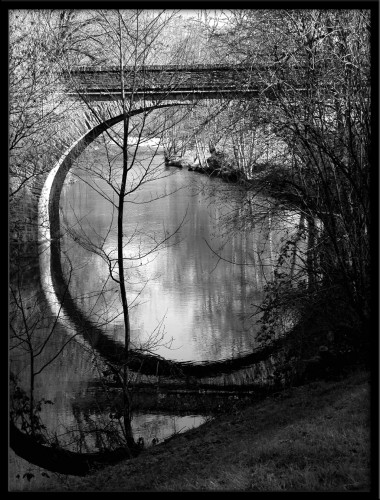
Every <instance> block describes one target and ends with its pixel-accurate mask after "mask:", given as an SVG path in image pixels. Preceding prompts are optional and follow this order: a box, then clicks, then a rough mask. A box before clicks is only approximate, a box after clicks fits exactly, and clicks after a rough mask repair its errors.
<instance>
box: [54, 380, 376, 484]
mask: <svg viewBox="0 0 380 500" xmlns="http://www.w3.org/2000/svg"><path fill="white" fill-rule="evenodd" d="M369 395H370V384H369V375H368V373H367V372H364V371H359V372H356V373H355V374H352V375H350V376H349V377H348V378H347V379H345V380H340V381H333V382H332V381H330V382H327V381H318V382H313V383H311V384H308V385H305V386H301V387H298V388H293V389H290V390H287V391H284V392H282V393H279V394H277V395H272V396H270V397H267V398H266V399H264V400H262V401H259V402H252V401H251V402H248V403H247V402H246V403H245V406H241V405H240V406H237V407H236V408H235V409H233V410H232V411H231V412H230V413H228V414H224V415H221V416H219V417H218V418H216V419H215V420H213V421H211V422H207V423H206V424H204V425H202V426H201V427H198V428H197V429H193V430H191V431H188V432H186V433H184V434H181V435H177V436H175V437H174V438H172V439H171V440H169V441H167V442H165V443H162V444H159V445H157V446H155V447H152V448H149V449H147V450H145V451H144V452H143V453H142V454H141V455H140V456H138V457H137V458H135V459H132V460H129V461H124V462H122V463H119V464H117V465H114V466H112V467H107V468H105V469H103V470H99V471H96V472H94V473H93V474H91V475H89V476H86V477H84V478H73V477H67V478H66V480H65V481H62V482H61V483H60V485H59V486H57V484H55V485H54V484H52V485H51V487H49V488H48V490H49V489H50V491H52V490H55V491H223V490H227V491H260V492H262V491H263V492H266V491H342V492H345V491H359V490H360V491H370V411H369V403H370V397H369Z"/></svg>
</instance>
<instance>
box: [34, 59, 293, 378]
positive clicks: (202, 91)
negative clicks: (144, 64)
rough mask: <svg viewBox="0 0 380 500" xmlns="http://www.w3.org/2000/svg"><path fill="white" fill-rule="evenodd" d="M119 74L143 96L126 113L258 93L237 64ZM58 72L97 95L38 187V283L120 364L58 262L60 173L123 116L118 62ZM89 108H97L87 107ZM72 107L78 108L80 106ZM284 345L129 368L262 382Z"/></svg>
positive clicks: (153, 360) (90, 341) (78, 90)
mask: <svg viewBox="0 0 380 500" xmlns="http://www.w3.org/2000/svg"><path fill="white" fill-rule="evenodd" d="M125 75H126V76H125V84H126V85H125V89H126V93H127V94H128V93H130V95H131V96H132V97H136V98H137V100H139V97H142V98H143V102H141V101H140V102H139V105H138V106H134V109H133V111H130V115H131V116H132V115H137V114H140V113H143V112H145V111H147V110H149V109H158V108H164V107H167V106H176V105H179V104H186V102H187V103H189V102H190V103H191V102H192V100H194V99H195V100H199V99H204V98H209V99H216V98H219V97H220V96H222V95H223V93H228V94H229V95H230V96H231V97H232V98H234V96H235V95H236V94H237V93H240V95H242V94H243V93H245V94H246V95H247V96H250V95H251V96H252V95H254V94H255V93H256V95H257V93H258V92H259V91H260V92H261V90H260V89H259V87H258V86H257V85H256V87H255V85H254V84H251V83H250V80H249V78H248V77H247V75H249V73H247V68H242V67H240V68H226V67H222V66H218V67H215V66H213V67H212V68H211V67H207V66H204V67H199V66H198V67H196V68H194V67H183V68H180V67H176V68H173V67H161V66H160V67H158V66H157V67H156V66H155V67H150V68H149V69H147V68H140V69H139V71H138V72H133V71H131V70H130V69H126V72H125ZM64 78H65V79H66V81H67V91H66V93H67V94H68V95H72V96H73V97H75V101H77V96H78V94H79V95H80V96H81V97H82V98H83V97H84V98H85V99H84V100H85V101H88V100H91V101H95V102H94V104H93V106H91V108H92V111H89V110H88V109H87V111H86V106H83V107H82V108H81V109H79V114H78V115H77V116H76V117H75V116H74V114H73V116H72V117H71V121H72V123H73V126H74V125H75V127H76V128H75V127H74V128H73V129H72V130H71V131H70V133H69V134H68V136H67V137H66V138H65V140H63V141H62V142H63V143H65V142H66V146H67V149H66V151H64V152H62V153H61V156H60V157H59V158H58V161H54V159H53V158H52V168H51V170H50V172H46V175H43V176H42V178H41V179H40V181H39V183H40V185H39V186H38V189H37V190H36V197H37V198H38V223H37V228H36V229H37V231H38V254H39V259H40V279H41V285H42V288H43V290H44V292H45V295H46V299H47V302H48V303H49V306H50V309H51V312H52V313H53V315H56V317H60V320H62V321H63V323H68V325H69V326H70V328H72V329H73V330H74V331H76V332H78V333H79V334H80V338H81V339H82V341H83V342H84V343H85V344H86V345H87V346H88V347H90V348H91V349H95V350H96V351H97V352H98V353H99V354H101V356H102V357H103V358H104V359H107V360H108V361H109V362H111V363H118V362H120V361H121V359H122V356H123V347H122V346H121V345H119V344H118V343H117V342H114V341H112V340H110V339H108V338H107V337H106V335H105V334H104V333H103V331H101V329H100V328H98V327H96V326H95V325H93V324H92V322H91V320H90V319H89V318H86V317H85V316H84V314H83V313H82V311H81V310H80V309H79V307H78V306H77V304H76V303H75V300H74V299H73V298H72V297H71V296H70V293H69V292H68V287H67V283H66V282H65V279H64V276H63V271H62V267H61V261H60V254H61V251H60V215H59V199H60V194H61V190H62V187H63V184H64V181H65V177H66V175H67V173H68V172H69V170H70V168H71V166H72V165H73V163H74V161H75V159H76V158H78V156H79V155H80V154H81V153H82V151H84V149H85V148H86V147H87V146H88V145H89V144H90V143H91V142H93V141H94V140H95V139H96V138H97V137H98V136H99V135H100V134H102V133H103V132H105V131H107V130H108V129H109V128H110V127H112V126H114V125H115V124H117V123H119V122H121V121H122V120H123V116H124V115H123V114H120V101H119V99H120V86H119V73H118V70H117V69H116V68H98V69H96V70H94V69H90V68H78V69H76V70H75V71H74V72H72V73H70V74H65V75H64ZM247 78H248V80H247ZM244 82H245V83H244ZM247 82H248V83H247ZM139 93H140V94H139ZM135 94H136V96H135ZM107 101H108V102H107ZM112 101H113V102H112ZM117 101H119V102H117ZM179 101H184V102H182V103H180V102H179ZM117 105H119V106H117ZM95 108H96V113H94V112H93V110H94V109H95ZM73 109H74V108H73ZM75 109H77V111H76V112H77V113H78V108H75ZM117 110H119V114H117ZM73 113H74V111H73ZM36 239H37V238H36ZM283 347H284V346H283V345H282V343H281V342H278V345H276V346H271V347H270V348H267V347H266V348H264V349H260V350H259V351H258V352H256V353H252V355H249V356H246V357H244V358H241V359H239V360H224V361H221V362H218V363H207V364H186V363H174V362H168V361H166V360H163V359H160V358H158V357H155V356H147V355H145V356H143V355H138V353H134V359H135V361H134V365H135V366H131V368H132V370H133V369H135V370H136V371H139V372H140V373H141V374H144V375H146V376H147V377H152V376H163V377H169V378H170V379H173V378H174V380H176V381H177V382H178V381H181V380H182V381H189V379H197V380H198V383H199V382H201V383H203V384H206V385H214V384H216V385H247V384H248V385H249V384H252V383H257V382H258V381H261V382H264V381H265V382H268V376H269V378H271V377H272V378H273V371H274V369H275V368H274V367H275V365H276V362H275V361H274V358H273V356H271V355H273V354H274V353H276V351H277V354H278V355H279V358H280V359H281V358H282V356H283V353H282V350H283ZM277 362H279V359H278V360H277ZM185 383H186V382H185Z"/></svg>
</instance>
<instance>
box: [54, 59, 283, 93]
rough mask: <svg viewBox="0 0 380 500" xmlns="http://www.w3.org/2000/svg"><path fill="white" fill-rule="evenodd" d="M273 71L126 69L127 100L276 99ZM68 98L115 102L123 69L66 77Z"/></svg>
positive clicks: (86, 71) (211, 67) (78, 72)
mask: <svg viewBox="0 0 380 500" xmlns="http://www.w3.org/2000/svg"><path fill="white" fill-rule="evenodd" d="M269 69H270V70H272V73H273V71H275V68H273V67H255V68H252V67H247V66H224V65H215V64H214V65H202V64H198V65H192V66H190V65H183V66H180V65H177V66H174V65H172V66H158V65H157V66H141V67H137V68H135V67H132V66H131V67H128V66H127V67H125V68H124V69H123V76H124V89H125V94H126V95H127V96H133V98H134V99H136V100H138V99H147V98H148V99H149V100H159V101H162V100H165V101H167V100H173V101H175V100H182V101H183V100H187V101H194V100H200V99H205V98H207V99H220V98H226V97H227V98H234V97H239V98H242V97H245V98H255V97H258V96H259V95H260V94H262V93H263V92H264V93H265V96H266V97H268V98H273V97H275V94H274V92H273V88H271V87H269V88H268V85H263V83H262V78H261V77H262V76H263V75H264V74H265V75H268V70H269ZM63 81H64V82H65V83H66V85H67V91H66V94H67V95H69V96H73V97H74V96H77V95H78V94H80V95H81V96H82V97H84V98H86V99H87V100H93V101H102V100H115V99H120V97H121V83H120V68H118V67H114V66H112V67H95V68H94V67H87V66H81V67H77V68H74V69H73V70H71V71H70V72H65V73H63Z"/></svg>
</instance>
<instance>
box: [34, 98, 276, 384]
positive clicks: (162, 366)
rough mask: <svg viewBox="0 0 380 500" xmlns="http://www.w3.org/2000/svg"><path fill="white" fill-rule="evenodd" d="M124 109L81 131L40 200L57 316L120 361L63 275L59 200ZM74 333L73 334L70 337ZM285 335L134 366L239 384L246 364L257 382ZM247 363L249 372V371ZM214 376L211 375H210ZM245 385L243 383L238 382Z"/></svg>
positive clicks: (46, 288)
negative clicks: (235, 349)
mask: <svg viewBox="0 0 380 500" xmlns="http://www.w3.org/2000/svg"><path fill="white" fill-rule="evenodd" d="M178 105H179V103H178V102H176V103H170V104H160V105H156V106H151V107H145V108H138V109H136V110H134V111H133V112H131V113H130V116H134V115H137V114H139V113H143V112H146V111H148V110H150V109H152V110H153V109H158V108H164V107H169V106H178ZM123 117H124V115H123V114H120V115H117V116H115V117H111V118H109V119H107V120H105V121H103V122H102V123H100V124H98V125H96V126H95V127H93V128H92V129H91V130H89V131H87V132H86V133H85V134H83V135H82V136H81V137H79V138H78V139H77V140H76V141H75V142H74V143H73V144H72V145H71V146H70V147H69V148H68V149H67V150H66V151H65V152H64V153H63V154H62V156H61V157H60V159H59V160H58V162H57V163H56V164H55V166H54V167H53V168H52V170H51V171H50V173H49V175H48V176H47V178H46V180H45V183H44V185H43V188H42V192H41V195H40V199H39V202H38V243H39V266H40V279H41V285H42V289H43V292H44V294H45V298H46V301H47V303H48V305H49V307H50V309H51V311H52V313H53V315H54V316H55V317H57V318H58V317H59V319H60V321H61V322H62V323H63V324H64V325H65V326H67V327H68V328H69V330H71V331H74V332H76V333H75V340H76V341H79V342H80V343H82V344H85V345H86V346H87V347H89V348H91V349H92V350H95V351H97V352H98V353H99V354H100V356H101V357H102V358H103V359H105V360H107V361H109V362H112V363H115V364H118V363H120V362H121V361H122V359H123V356H124V346H123V345H122V344H121V343H119V342H117V341H115V340H113V339H111V338H109V337H108V336H107V335H106V334H105V333H104V331H103V330H102V329H101V328H99V327H98V326H97V325H94V324H93V323H92V322H91V320H90V319H88V318H87V317H86V315H85V314H84V313H83V312H82V311H81V310H80V308H79V307H78V306H77V304H76V303H75V300H74V299H73V297H71V294H70V291H69V289H68V283H67V282H66V279H65V277H64V273H63V269H62V264H61V243H60V238H61V232H60V215H59V201H60V195H61V191H62V188H63V184H64V181H65V178H66V175H67V173H68V172H69V170H70V168H71V167H72V165H73V162H74V160H75V159H77V158H78V157H79V156H80V154H81V153H82V152H83V151H84V150H85V149H86V147H87V146H88V145H89V144H91V143H92V142H93V141H94V140H95V139H96V138H97V137H98V136H99V135H100V134H101V133H103V132H105V131H106V130H108V129H109V128H110V127H112V126H113V125H115V124H117V123H119V122H120V121H122V120H123ZM70 340H71V338H70V339H69V340H68V342H69V341H70ZM283 347H284V346H283V343H282V341H276V342H274V345H271V346H265V347H264V348H259V349H257V350H256V351H255V352H252V353H251V354H248V355H245V356H242V357H240V358H233V359H227V360H221V361H214V362H201V363H189V362H180V361H170V360H166V359H164V358H162V357H160V356H158V355H151V354H142V353H141V352H133V351H132V352H131V354H132V356H131V357H130V359H131V362H130V369H131V370H132V371H133V370H136V371H137V370H139V372H140V373H142V374H144V375H158V376H169V377H173V378H176V379H187V378H188V377H195V378H197V379H198V380H199V381H201V380H203V381H205V380H206V379H205V378H207V379H208V380H209V381H208V382H206V383H207V384H209V383H212V379H214V377H218V378H219V377H222V378H223V381H224V384H228V385H229V384H231V385H235V383H236V382H234V380H235V378H234V375H233V374H234V372H237V371H241V370H243V372H244V377H245V383H248V384H252V383H255V379H257V377H259V378H261V373H260V372H261V371H262V368H264V372H266V371H267V369H266V368H265V366H264V367H262V366H261V365H262V364H263V363H264V364H265V360H266V359H267V358H268V355H269V354H274V353H276V352H278V351H282V349H283ZM247 369H248V371H249V373H247ZM210 377H211V379H210ZM239 385H240V384H239Z"/></svg>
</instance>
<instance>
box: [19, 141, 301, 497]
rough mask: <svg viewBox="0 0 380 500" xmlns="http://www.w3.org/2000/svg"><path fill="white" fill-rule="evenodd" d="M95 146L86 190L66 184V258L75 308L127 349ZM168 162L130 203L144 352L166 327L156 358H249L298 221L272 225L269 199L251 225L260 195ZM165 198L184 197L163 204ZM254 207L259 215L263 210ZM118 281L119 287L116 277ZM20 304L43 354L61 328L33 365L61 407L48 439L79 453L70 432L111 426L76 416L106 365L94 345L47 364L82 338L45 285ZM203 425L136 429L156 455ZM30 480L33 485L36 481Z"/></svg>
mask: <svg viewBox="0 0 380 500" xmlns="http://www.w3.org/2000/svg"><path fill="white" fill-rule="evenodd" d="M96 147H97V148H98V149H97V150H96V151H94V150H91V149H90V150H89V151H88V152H86V154H84V155H82V157H81V163H80V165H78V167H77V168H76V170H75V172H76V174H77V175H78V176H80V178H81V179H82V180H77V181H76V182H74V183H72V182H67V183H66V185H65V187H64V190H63V193H62V197H61V207H62V218H63V220H64V221H65V223H66V224H67V227H68V228H69V229H70V231H69V233H67V234H66V235H65V236H64V238H63V245H62V248H63V250H64V252H65V255H66V256H67V257H69V258H70V261H71V263H72V265H73V268H74V272H73V274H72V278H71V281H70V291H71V294H72V296H73V297H75V300H76V303H77V304H78V305H79V307H80V308H81V309H82V310H83V311H84V312H85V313H86V314H87V315H88V316H89V317H90V318H91V320H92V321H94V322H96V323H98V324H101V325H102V327H103V328H104V330H106V331H107V333H108V335H110V336H112V337H114V338H116V339H118V340H120V341H122V340H123V329H122V319H121V317H120V312H121V309H120V302H119V294H118V288H117V285H116V284H115V282H114V281H113V280H112V279H110V276H109V273H108V269H107V266H106V263H105V261H104V259H102V257H101V256H100V255H98V254H96V253H93V252H91V251H89V250H90V246H91V245H92V244H96V245H98V246H99V245H102V251H103V252H105V253H106V254H107V255H108V256H109V257H111V258H112V257H114V255H115V248H116V239H115V238H116V234H115V232H114V227H115V222H116V219H115V212H113V211H112V205H111V204H110V203H109V201H107V200H106V199H104V198H103V197H102V196H101V195H100V194H99V193H97V192H96V191H95V190H94V189H93V187H96V189H97V190H98V191H99V190H100V189H102V190H104V192H105V193H106V194H107V196H108V197H109V198H110V199H112V196H113V195H112V190H110V188H109V186H107V184H106V183H105V182H103V181H100V180H96V179H95V178H94V176H93V174H91V173H89V172H88V171H87V172H86V171H85V170H83V168H79V167H83V166H86V167H88V166H91V165H92V163H93V162H94V161H95V162H96V165H97V168H100V167H99V165H101V164H102V161H104V151H102V149H101V148H99V146H96ZM162 160H163V158H162V157H161V156H159V155H158V156H157V157H155V158H153V163H154V165H156V167H157V169H158V170H157V172H159V173H160V174H161V175H164V176H165V178H162V179H156V180H152V181H151V182H149V183H147V184H145V185H144V186H142V187H141V189H139V190H138V191H136V193H135V194H134V195H133V196H131V197H128V198H127V202H128V203H127V205H126V216H125V226H124V230H125V240H126V247H125V254H124V255H125V257H126V258H129V259H130V260H128V261H127V263H128V266H127V280H128V299H129V303H130V304H131V326H132V335H133V341H134V342H135V343H136V344H138V343H139V342H144V341H146V339H147V338H148V337H149V335H150V334H151V333H152V332H154V331H156V332H157V328H158V329H159V333H165V337H164V339H163V341H160V344H161V345H160V346H159V348H158V349H157V350H156V352H157V353H158V354H161V355H162V356H164V357H166V358H171V359H177V360H191V361H202V360H219V359H222V358H229V357H232V356H239V355H241V354H243V353H245V352H247V351H249V350H250V348H251V347H253V346H254V345H255V334H256V332H257V326H256V325H255V323H254V322H253V321H252V319H251V317H250V316H251V314H252V312H254V310H255V308H254V307H253V304H259V303H260V301H261V300H262V293H263V287H264V285H265V283H266V282H267V280H269V279H271V276H272V273H273V264H274V262H275V259H276V255H277V252H278V247H279V245H280V243H281V238H283V237H285V238H286V237H287V235H288V234H289V233H291V232H292V231H294V226H295V225H296V224H297V223H298V222H299V219H298V216H296V215H295V214H292V213H285V214H282V217H281V219H280V218H278V217H277V218H274V217H273V218H270V217H269V216H268V214H267V207H266V206H265V200H263V208H262V212H263V213H262V216H261V221H260V222H258V218H259V217H257V215H258V214H257V213H252V218H251V219H250V218H247V217H241V215H242V213H243V208H242V206H243V205H244V203H245V202H246V201H247V199H248V197H249V194H247V193H244V192H242V191H241V190H239V188H238V187H237V186H231V185H227V184H225V183H223V182H222V181H220V180H218V179H208V178H207V177H205V176H201V175H197V174H195V173H190V172H187V171H183V170H177V169H165V168H164V167H163V166H161V163H162ZM143 161H146V160H143ZM149 161H152V158H150V160H149ZM115 172H117V168H116V167H115ZM70 178H71V179H72V178H73V177H70ZM70 178H69V179H70ZM95 183H96V184H95ZM91 186H92V187H91ZM165 193H173V194H171V195H169V196H163V195H164V194H165ZM154 198H157V199H154ZM152 199H153V201H151V200H152ZM242 201H243V202H244V203H242ZM248 201H249V200H248ZM255 206H256V208H255V209H254V210H257V200H256V204H255ZM244 210H246V208H244ZM244 213H246V212H244ZM184 218H185V220H184ZM183 220H184V222H183ZM242 221H243V223H242ZM182 222H183V224H182ZM179 227H180V230H179V231H178V232H176V234H175V235H174V236H173V237H172V238H170V239H169V240H168V243H167V245H165V246H164V247H163V248H162V249H161V250H160V251H155V252H154V253H151V254H149V250H150V249H152V248H155V246H156V245H157V242H160V241H161V240H162V239H164V238H165V237H166V236H168V235H170V234H171V233H173V232H175V231H176V230H177V229H178V228H179ZM110 228H111V230H109V229H110ZM284 234H285V236H284ZM84 236H85V237H86V242H85V243H86V244H85V245H83V244H82V245H79V244H78V242H76V241H75V238H76V237H82V238H83V237H84ZM82 243H83V242H82ZM146 253H148V255H146ZM220 257H221V258H220ZM65 264H66V260H65V258H63V265H65ZM45 271H47V273H45V274H44V273H43V276H48V275H49V272H48V271H49V270H48V269H46V270H45ZM114 273H115V274H114V276H115V277H116V278H117V270H116V269H114ZM20 293H21V294H22V296H23V300H24V302H25V301H26V300H28V301H29V302H30V303H31V304H33V308H32V309H28V313H27V314H29V315H30V318H29V319H28V322H29V323H30V324H35V322H34V316H33V315H35V316H36V317H38V316H40V317H42V318H43V321H42V322H41V324H38V325H37V327H35V330H34V331H33V335H32V340H33V343H34V345H35V347H37V346H38V345H42V343H43V342H44V341H45V340H46V338H47V337H48V336H49V334H50V332H51V331H52V327H53V325H54V330H53V334H52V335H51V337H50V340H49V342H48V343H47V344H46V345H45V347H44V349H43V350H42V351H41V353H40V354H39V355H38V356H37V357H36V358H35V359H34V362H35V366H34V369H35V372H37V371H38V370H39V369H40V368H41V367H43V366H45V365H46V367H45V368H44V369H43V371H42V372H41V374H40V375H38V376H36V379H35V388H34V390H35V398H36V401H38V400H39V399H41V398H42V397H43V398H46V399H49V400H51V401H53V403H54V405H49V406H42V412H41V417H42V421H43V422H44V424H45V425H46V427H47V433H48V434H49V435H52V433H55V432H57V433H58V434H59V438H60V441H61V442H62V443H63V442H65V439H66V438H67V440H66V443H67V445H68V446H69V447H70V442H69V441H70V439H71V437H70V436H72V434H70V433H68V430H70V429H72V428H77V429H78V428H79V424H80V425H81V426H82V427H81V428H82V430H83V431H86V429H88V426H89V425H90V423H91V421H95V423H96V422H97V421H98V419H99V418H102V419H103V420H104V419H106V418H107V416H108V415H106V414H105V413H104V408H101V409H100V410H99V409H98V410H97V411H94V412H93V413H91V412H90V413H88V412H87V413H86V415H85V413H83V412H81V411H78V408H77V407H76V406H75V401H76V400H77V399H78V397H80V395H82V396H84V395H85V394H86V393H87V391H89V387H90V385H91V383H92V382H93V381H94V380H101V374H102V370H104V366H102V361H101V360H100V359H99V358H98V357H95V356H94V355H93V353H92V352H91V351H89V350H88V349H87V348H86V345H85V344H83V343H82V344H80V343H78V342H70V343H69V344H68V345H67V346H66V347H65V348H64V350H63V351H62V354H61V355H60V356H58V357H57V358H56V359H54V360H53V361H52V362H51V363H50V364H47V362H48V361H49V360H52V359H53V358H54V356H55V354H56V353H57V352H58V351H59V349H60V348H61V347H62V345H63V343H64V342H65V341H66V340H67V337H68V335H73V333H75V332H73V331H70V330H68V328H69V323H68V322H66V323H60V322H57V323H56V322H55V318H54V317H52V316H51V312H50V313H48V312H47V309H46V303H45V301H44V299H43V294H42V293H41V290H40V285H39V279H38V275H37V274H35V275H33V276H28V279H27V280H25V283H22V284H21V289H20ZM25 303H26V302H25ZM31 311H32V312H31ZM15 324H17V321H16V322H15ZM171 337H173V342H172V344H171V349H168V348H165V347H164V346H163V345H162V343H163V342H166V341H168V340H170V338H171ZM159 338H160V337H159V336H158V339H159ZM11 371H12V372H13V373H14V374H15V375H17V377H18V379H19V381H20V384H21V386H22V387H23V388H24V389H25V390H28V383H29V380H30V357H29V353H28V352H25V351H24V350H23V349H22V348H15V349H14V350H13V351H12V352H11ZM203 421H204V417H202V416H199V415H198V416H182V417H178V416H172V415H164V414H155V415H152V414H151V415H148V414H137V415H135V416H134V418H133V420H132V429H133V430H134V432H135V438H136V439H138V438H139V437H140V436H141V437H143V438H144V441H145V443H146V444H149V443H150V442H151V441H152V440H153V438H156V439H159V440H160V441H162V439H164V438H165V437H167V436H168V435H170V434H171V433H173V432H179V431H181V429H182V430H184V428H185V427H190V426H196V425H200V424H201V423H202V422H203ZM86 426H87V427H86ZM93 439H96V438H93ZM93 445H97V446H98V443H96V442H95V441H94V442H93V443H92V444H91V443H89V442H87V445H86V446H87V447H91V446H93ZM12 463H17V467H18V469H17V470H16V469H13V472H12V471H11V473H12V474H13V479H14V477H15V476H16V474H17V472H19V471H20V470H22V471H23V472H25V470H27V469H28V467H29V466H28V465H25V463H24V461H23V460H21V459H16V460H15V462H12ZM20 464H21V465H20ZM15 467H16V466H15ZM23 472H22V473H21V475H22V474H23ZM23 481H24V482H25V484H26V482H27V481H26V480H23ZM11 484H15V483H11ZM21 489H22V488H21Z"/></svg>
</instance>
